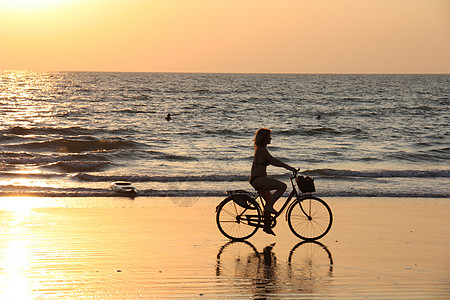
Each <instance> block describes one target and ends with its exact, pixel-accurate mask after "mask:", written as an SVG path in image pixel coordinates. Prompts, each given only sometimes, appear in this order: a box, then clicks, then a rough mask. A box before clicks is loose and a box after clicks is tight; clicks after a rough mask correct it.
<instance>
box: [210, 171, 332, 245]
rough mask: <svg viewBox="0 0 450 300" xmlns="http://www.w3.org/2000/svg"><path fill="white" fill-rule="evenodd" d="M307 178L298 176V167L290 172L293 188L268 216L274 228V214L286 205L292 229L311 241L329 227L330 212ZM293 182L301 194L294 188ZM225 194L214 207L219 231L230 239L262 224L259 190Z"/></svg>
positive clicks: (250, 232)
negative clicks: (277, 207) (278, 207)
mask: <svg viewBox="0 0 450 300" xmlns="http://www.w3.org/2000/svg"><path fill="white" fill-rule="evenodd" d="M308 179H309V177H306V178H305V177H303V176H299V175H298V170H296V171H294V172H293V176H292V177H290V182H291V185H292V191H291V192H290V194H289V196H288V197H287V199H286V200H285V203H284V204H283V206H282V207H281V209H280V210H279V212H278V213H277V214H275V215H274V216H271V217H270V220H268V222H270V227H271V228H274V227H275V226H276V224H277V218H278V217H279V216H280V215H281V214H282V212H283V211H284V210H285V209H286V208H287V211H286V220H287V222H288V225H289V229H290V230H291V231H292V233H293V234H294V235H295V236H297V237H298V238H300V239H303V240H306V241H314V240H318V239H320V238H322V237H323V236H325V235H326V234H327V233H328V231H330V229H331V225H332V223H333V214H332V212H331V209H330V207H329V206H328V204H327V203H326V202H325V201H324V200H322V199H320V198H318V197H315V196H313V195H312V193H313V192H315V187H314V182H313V181H312V179H309V180H308ZM296 184H297V186H298V188H299V190H300V192H301V194H300V193H298V192H297V189H296V186H295V185H296ZM227 194H228V195H229V196H228V197H227V198H225V199H224V200H223V201H222V202H221V203H220V204H219V205H218V206H217V207H216V223H217V227H218V228H219V231H220V232H221V233H222V234H223V235H224V236H226V237H227V238H229V239H232V240H245V239H248V238H250V237H252V236H253V235H254V234H255V233H256V232H257V231H258V229H259V228H263V227H264V221H265V220H264V214H263V212H264V207H265V201H264V199H263V198H262V197H261V195H260V194H259V192H258V191H257V195H254V194H253V193H251V192H248V191H245V190H234V191H227ZM292 199H294V200H293V201H292V202H291V200H292ZM288 205H289V206H288Z"/></svg>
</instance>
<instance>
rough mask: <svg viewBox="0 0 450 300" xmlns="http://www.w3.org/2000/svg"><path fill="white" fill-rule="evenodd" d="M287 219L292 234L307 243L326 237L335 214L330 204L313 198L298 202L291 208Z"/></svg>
mask: <svg viewBox="0 0 450 300" xmlns="http://www.w3.org/2000/svg"><path fill="white" fill-rule="evenodd" d="M287 218H288V224H289V228H290V229H291V231H292V233H293V234H295V235H296V236H297V237H299V238H301V239H304V240H307V241H313V240H317V239H320V238H321V237H323V236H325V235H326V234H327V233H328V231H330V228H331V224H332V223H333V214H332V212H331V209H330V207H329V206H328V204H327V203H326V202H325V201H323V200H322V199H320V198H317V197H313V196H306V197H305V198H301V199H300V200H296V201H295V202H294V203H293V204H292V205H291V206H290V207H289V210H288V212H287Z"/></svg>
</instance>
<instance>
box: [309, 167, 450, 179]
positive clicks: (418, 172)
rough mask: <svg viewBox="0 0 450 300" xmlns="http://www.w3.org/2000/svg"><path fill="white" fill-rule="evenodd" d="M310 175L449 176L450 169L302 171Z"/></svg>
mask: <svg viewBox="0 0 450 300" xmlns="http://www.w3.org/2000/svg"><path fill="white" fill-rule="evenodd" d="M302 173H303V174H305V175H309V176H320V177H333V178H345V177H363V178H411V177H415V178H438V177H443V178H449V177H450V170H373V171H354V170H337V169H316V170H307V171H303V172H302Z"/></svg>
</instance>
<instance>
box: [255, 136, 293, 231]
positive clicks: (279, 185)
mask: <svg viewBox="0 0 450 300" xmlns="http://www.w3.org/2000/svg"><path fill="white" fill-rule="evenodd" d="M270 133H271V130H270V129H267V128H260V129H259V130H258V131H257V132H256V135H255V138H254V139H253V142H254V148H255V154H254V156H253V164H252V169H251V173H250V180H249V182H250V184H251V185H252V186H253V187H254V188H255V189H256V190H257V191H258V192H259V194H260V195H261V197H263V198H264V200H265V201H266V205H265V207H264V210H265V220H269V219H270V213H272V214H276V213H277V211H275V210H274V208H273V205H274V203H275V201H277V200H278V199H279V198H280V197H281V196H282V195H283V193H284V192H285V191H286V188H287V186H286V184H285V183H283V182H281V181H278V180H276V179H273V178H268V177H267V171H266V169H267V166H268V165H273V166H276V167H282V168H286V169H288V170H290V171H293V172H295V171H296V169H295V168H293V167H291V166H289V165H287V164H285V163H283V162H281V161H280V160H278V159H276V158H274V157H273V156H272V155H270V153H269V151H268V150H267V145H268V144H270V141H271V140H272V138H271V136H270ZM272 190H275V192H274V193H273V194H272V193H271V192H270V191H272ZM264 232H266V233H268V234H273V235H275V233H274V232H273V231H272V229H271V228H270V222H269V221H267V222H265V224H264Z"/></svg>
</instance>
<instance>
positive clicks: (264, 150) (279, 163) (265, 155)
mask: <svg viewBox="0 0 450 300" xmlns="http://www.w3.org/2000/svg"><path fill="white" fill-rule="evenodd" d="M260 155H261V156H262V157H263V159H264V160H266V161H269V162H270V164H271V165H273V166H276V167H282V168H285V169H288V170H289V171H295V170H296V169H295V168H293V167H291V166H289V165H287V164H285V163H284V162H282V161H280V160H278V159H276V158H275V157H273V156H272V155H270V153H269V151H268V150H267V148H262V149H261V151H260Z"/></svg>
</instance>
